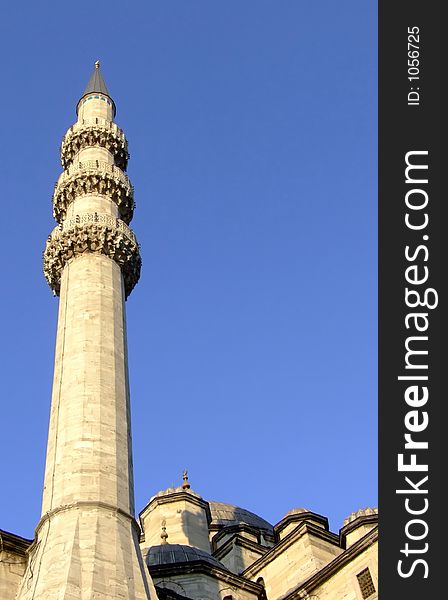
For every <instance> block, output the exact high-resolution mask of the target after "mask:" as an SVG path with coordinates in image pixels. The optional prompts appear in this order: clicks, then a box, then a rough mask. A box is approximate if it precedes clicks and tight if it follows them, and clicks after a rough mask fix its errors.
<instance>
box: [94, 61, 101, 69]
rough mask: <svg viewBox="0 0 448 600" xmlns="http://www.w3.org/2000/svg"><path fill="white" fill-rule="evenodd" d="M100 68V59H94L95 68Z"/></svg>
mask: <svg viewBox="0 0 448 600" xmlns="http://www.w3.org/2000/svg"><path fill="white" fill-rule="evenodd" d="M99 68H100V61H99V60H97V61H95V69H99Z"/></svg>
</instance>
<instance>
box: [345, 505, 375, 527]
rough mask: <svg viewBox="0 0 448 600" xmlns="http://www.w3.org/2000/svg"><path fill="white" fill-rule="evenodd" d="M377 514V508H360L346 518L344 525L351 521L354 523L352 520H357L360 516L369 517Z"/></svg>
mask: <svg viewBox="0 0 448 600" xmlns="http://www.w3.org/2000/svg"><path fill="white" fill-rule="evenodd" d="M377 514H378V509H377V508H360V509H359V510H357V511H356V512H352V513H350V514H349V516H348V517H347V518H346V519H345V520H344V526H345V525H348V524H349V523H352V521H355V520H356V519H358V518H359V517H367V516H369V515H377Z"/></svg>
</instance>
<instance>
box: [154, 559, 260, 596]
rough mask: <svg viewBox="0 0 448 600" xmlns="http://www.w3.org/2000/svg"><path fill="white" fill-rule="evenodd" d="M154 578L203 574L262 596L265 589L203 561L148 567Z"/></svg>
mask: <svg viewBox="0 0 448 600" xmlns="http://www.w3.org/2000/svg"><path fill="white" fill-rule="evenodd" d="M148 568H149V571H150V573H151V576H152V577H153V578H157V577H167V576H171V577H175V576H176V575H193V574H203V575H209V576H210V577H214V578H215V579H218V580H219V581H223V582H225V583H229V584H231V585H234V586H236V587H239V588H240V589H244V590H247V591H250V592H252V593H254V594H257V595H258V596H260V595H261V594H263V593H264V588H263V586H262V585H260V584H259V583H256V582H255V581H250V580H249V579H246V578H245V577H242V576H240V575H236V574H235V573H231V572H230V571H228V570H227V569H225V568H222V569H221V568H219V567H216V566H214V565H211V564H209V563H206V562H202V561H191V562H185V563H173V564H165V565H153V566H150V567H148Z"/></svg>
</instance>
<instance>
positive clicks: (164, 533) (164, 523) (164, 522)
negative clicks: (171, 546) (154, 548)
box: [160, 519, 168, 544]
mask: <svg viewBox="0 0 448 600" xmlns="http://www.w3.org/2000/svg"><path fill="white" fill-rule="evenodd" d="M160 537H161V538H162V544H168V542H167V541H166V540H167V538H168V534H167V532H166V521H165V519H163V521H162V533H161V534H160Z"/></svg>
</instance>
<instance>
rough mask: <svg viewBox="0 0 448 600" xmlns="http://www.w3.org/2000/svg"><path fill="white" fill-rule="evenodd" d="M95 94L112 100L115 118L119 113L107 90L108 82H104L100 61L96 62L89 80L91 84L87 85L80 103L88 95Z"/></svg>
mask: <svg viewBox="0 0 448 600" xmlns="http://www.w3.org/2000/svg"><path fill="white" fill-rule="evenodd" d="M93 93H99V94H103V95H104V96H107V97H108V98H110V100H111V102H112V106H113V111H114V116H115V113H116V112H117V110H116V108H115V102H114V101H113V99H112V96H111V95H110V93H109V90H108V89H107V85H106V82H105V81H104V79H103V76H102V75H101V71H100V61H99V60H97V61H96V62H95V68H94V69H93V72H92V75H91V76H90V79H89V83H88V84H87V87H86V89H85V90H84V94H83V95H82V96H81V99H80V101H79V102H81V100H82V99H83V98H84V97H85V96H87V95H88V94H93ZM79 102H78V106H79Z"/></svg>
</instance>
